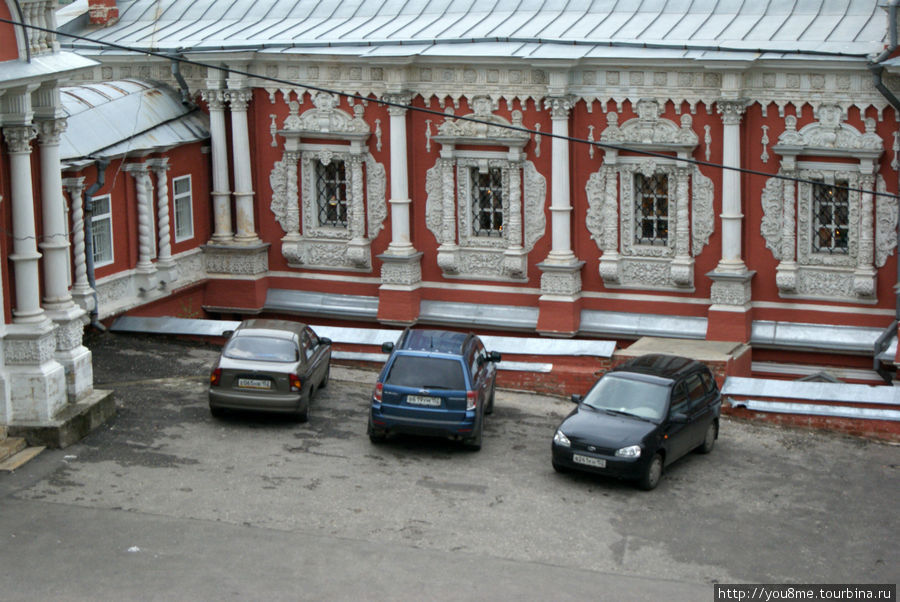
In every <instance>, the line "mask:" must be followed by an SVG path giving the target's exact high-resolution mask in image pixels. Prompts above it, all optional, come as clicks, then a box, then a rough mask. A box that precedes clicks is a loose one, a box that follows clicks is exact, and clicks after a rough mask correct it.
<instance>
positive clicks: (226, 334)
mask: <svg viewBox="0 0 900 602" xmlns="http://www.w3.org/2000/svg"><path fill="white" fill-rule="evenodd" d="M233 334H234V331H233V330H223V331H222V336H223V337H225V338H226V339H230V338H231V335H233Z"/></svg>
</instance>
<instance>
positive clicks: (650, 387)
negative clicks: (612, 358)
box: [584, 373, 669, 420]
mask: <svg viewBox="0 0 900 602" xmlns="http://www.w3.org/2000/svg"><path fill="white" fill-rule="evenodd" d="M668 397H669V387H667V386H665V385H661V384H656V383H649V382H646V381H642V380H632V379H630V378H622V377H620V376H617V375H615V374H614V373H611V374H607V375H605V376H604V377H603V378H601V379H600V381H599V382H598V383H597V385H596V386H595V387H594V388H593V389H591V391H590V393H588V394H587V397H585V399H584V403H585V404H586V405H588V406H590V407H592V408H594V409H596V410H608V411H612V412H616V413H622V414H631V415H634V416H638V417H640V418H646V419H648V420H660V419H662V417H663V416H664V415H665V411H666V401H667V400H668Z"/></svg>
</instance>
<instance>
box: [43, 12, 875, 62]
mask: <svg viewBox="0 0 900 602" xmlns="http://www.w3.org/2000/svg"><path fill="white" fill-rule="evenodd" d="M880 4H881V2H876V0H758V1H754V0H567V1H565V2H564V1H562V0H416V1H413V0H230V1H229V2H223V1H222V0H119V2H118V5H119V21H118V22H116V23H115V24H113V25H112V26H109V27H105V28H91V27H89V26H87V25H86V21H85V20H83V19H82V20H73V21H70V22H69V23H68V24H67V25H66V26H65V27H64V29H65V30H66V31H70V32H72V33H78V34H80V35H88V36H90V37H91V38H95V39H98V40H102V41H106V42H113V43H116V44H120V45H123V46H137V47H141V48H144V49H150V50H159V51H175V50H177V49H182V50H184V51H222V50H225V51H227V50H242V49H262V48H266V49H270V50H277V49H281V50H290V51H294V52H297V51H302V52H304V53H307V52H308V53H325V52H328V53H330V54H346V53H347V51H350V53H353V54H357V55H360V56H366V55H369V54H371V53H376V54H377V55H378V56H391V55H398V56H408V55H409V54H410V53H411V52H412V53H414V54H419V55H425V56H428V55H437V56H447V55H448V54H452V53H457V54H464V55H467V56H473V55H480V56H483V57H498V56H513V57H521V58H530V59H534V58H535V57H540V58H553V59H577V58H580V57H584V56H590V57H597V58H603V57H605V56H607V52H608V51H610V50H615V52H614V53H611V55H612V56H622V55H623V54H625V55H627V56H631V57H637V58H653V57H655V56H657V51H656V50H655V49H656V48H657V47H664V48H667V49H670V50H667V51H666V52H669V53H671V49H676V50H678V51H679V52H682V53H683V52H690V51H691V50H702V51H704V52H703V55H707V54H709V53H713V54H715V53H717V52H719V51H722V50H739V51H741V52H747V51H750V52H769V53H775V54H774V55H773V56H780V55H791V54H793V53H797V52H800V53H813V54H818V55H829V54H834V53H837V54H849V55H855V56H859V57H861V56H864V55H867V54H871V53H876V52H879V51H881V50H882V49H883V48H884V43H885V36H886V33H887V21H888V19H887V13H886V11H885V10H884V9H883V8H881V7H880V6H879V5H880ZM60 41H61V43H62V44H63V45H68V44H69V43H70V42H67V41H66V39H65V37H64V36H61V37H60ZM498 42H505V43H506V44H508V45H510V46H511V49H508V50H506V51H504V54H501V55H497V54H495V52H496V51H497V46H496V44H497V43H498ZM72 44H73V46H74V47H76V48H83V47H84V45H85V43H84V42H80V41H75V42H72ZM409 45H412V46H413V48H409V47H408V46H409ZM623 47H624V48H626V49H630V50H628V51H627V52H624V53H623V52H622V48H623ZM337 48H341V50H342V51H341V52H336V50H337ZM112 52H116V51H115V50H112ZM119 52H121V51H119ZM669 56H671V55H669Z"/></svg>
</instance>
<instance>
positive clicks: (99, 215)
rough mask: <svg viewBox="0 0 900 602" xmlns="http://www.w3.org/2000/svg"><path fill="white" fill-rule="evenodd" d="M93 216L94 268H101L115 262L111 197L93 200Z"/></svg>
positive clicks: (100, 197) (106, 196)
mask: <svg viewBox="0 0 900 602" xmlns="http://www.w3.org/2000/svg"><path fill="white" fill-rule="evenodd" d="M93 205H94V206H93V213H92V215H91V244H92V245H93V259H94V266H95V267H99V266H103V265H108V264H110V263H112V262H113V244H112V241H113V238H112V206H111V202H110V196H109V195H108V194H107V195H104V196H97V197H94V198H93Z"/></svg>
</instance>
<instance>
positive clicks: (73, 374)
mask: <svg viewBox="0 0 900 602" xmlns="http://www.w3.org/2000/svg"><path fill="white" fill-rule="evenodd" d="M47 316H48V317H49V318H50V319H51V320H53V322H54V323H55V324H56V326H57V328H56V352H55V354H54V358H55V359H56V361H57V362H59V363H60V365H62V367H63V369H64V370H65V373H66V397H67V399H68V401H70V402H74V401H78V400H80V399H82V398H84V397H86V396H87V395H90V394H91V393H92V392H93V390H94V367H93V364H92V362H91V357H92V356H91V351H90V349H88V348H87V347H85V346H84V345H83V344H82V340H83V335H84V323H85V311H84V310H83V309H81V308H80V307H78V306H77V305H74V304H71V303H70V306H69V307H68V308H67V309H63V310H55V311H48V312H47Z"/></svg>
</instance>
